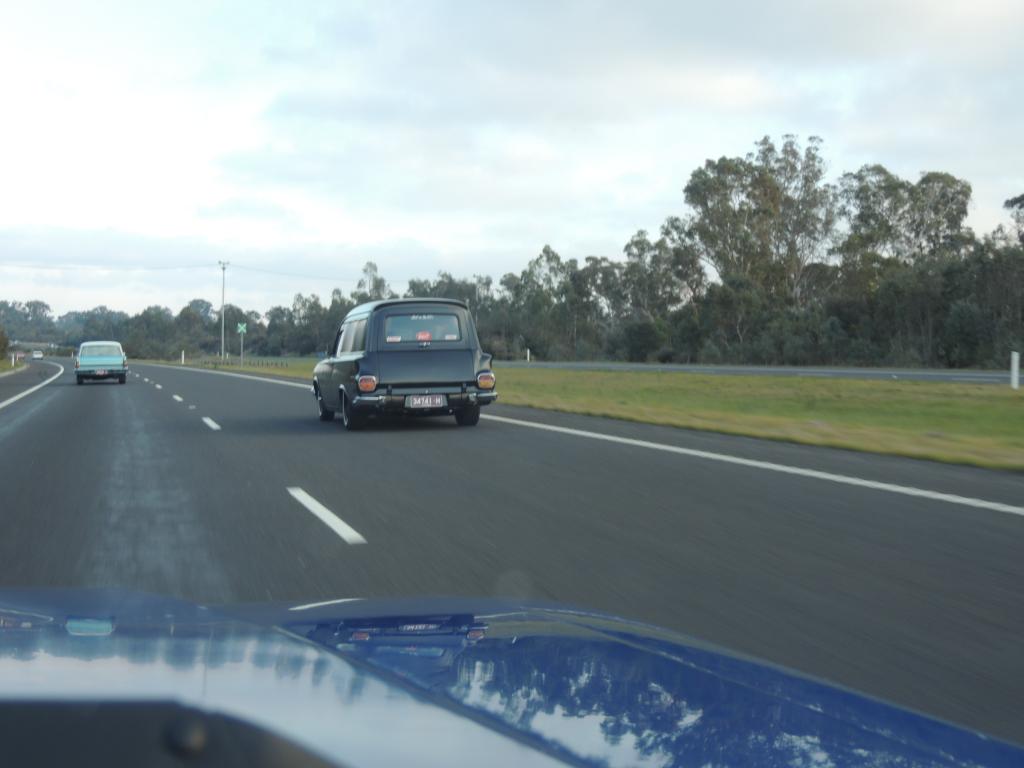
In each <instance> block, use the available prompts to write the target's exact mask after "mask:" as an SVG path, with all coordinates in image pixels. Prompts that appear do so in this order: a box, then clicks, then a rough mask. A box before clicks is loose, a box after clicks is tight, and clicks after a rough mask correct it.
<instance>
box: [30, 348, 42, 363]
mask: <svg viewBox="0 0 1024 768" xmlns="http://www.w3.org/2000/svg"><path fill="white" fill-rule="evenodd" d="M32 359H33V360H42V359H43V353H42V352H40V351H39V350H38V349H34V350H32Z"/></svg>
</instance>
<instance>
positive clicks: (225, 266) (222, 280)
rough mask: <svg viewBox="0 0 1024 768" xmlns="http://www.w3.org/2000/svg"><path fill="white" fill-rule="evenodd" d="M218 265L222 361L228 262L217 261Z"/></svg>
mask: <svg viewBox="0 0 1024 768" xmlns="http://www.w3.org/2000/svg"><path fill="white" fill-rule="evenodd" d="M217 263H218V264H220V359H221V360H223V359H224V283H225V280H226V279H227V269H228V264H230V263H231V262H230V261H218V262H217Z"/></svg>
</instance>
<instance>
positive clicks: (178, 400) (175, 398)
mask: <svg viewBox="0 0 1024 768" xmlns="http://www.w3.org/2000/svg"><path fill="white" fill-rule="evenodd" d="M171 399H172V400H174V401H175V402H178V403H180V402H181V401H182V400H183V399H184V398H183V397H182V396H181V395H171Z"/></svg>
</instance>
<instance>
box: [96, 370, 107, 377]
mask: <svg viewBox="0 0 1024 768" xmlns="http://www.w3.org/2000/svg"><path fill="white" fill-rule="evenodd" d="M96 375H97V376H106V375H107V372H106V371H102V370H101V371H96Z"/></svg>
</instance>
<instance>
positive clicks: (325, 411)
mask: <svg viewBox="0 0 1024 768" xmlns="http://www.w3.org/2000/svg"><path fill="white" fill-rule="evenodd" d="M316 412H317V415H318V416H319V417H320V421H334V411H332V410H331V409H330V408H324V399H323V398H322V397H320V389H319V388H317V389H316Z"/></svg>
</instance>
